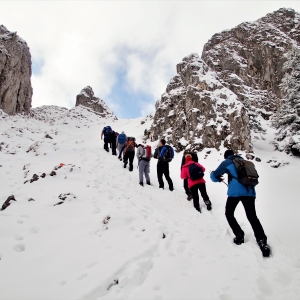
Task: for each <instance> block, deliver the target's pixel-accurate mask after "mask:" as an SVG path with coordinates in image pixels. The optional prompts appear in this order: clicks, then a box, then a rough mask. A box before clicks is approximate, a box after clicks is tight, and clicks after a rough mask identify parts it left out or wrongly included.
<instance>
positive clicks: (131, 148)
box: [124, 137, 135, 153]
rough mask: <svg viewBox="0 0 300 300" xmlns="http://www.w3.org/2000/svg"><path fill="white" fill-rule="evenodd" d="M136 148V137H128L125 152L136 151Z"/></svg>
mask: <svg viewBox="0 0 300 300" xmlns="http://www.w3.org/2000/svg"><path fill="white" fill-rule="evenodd" d="M134 148H135V138H134V137H128V138H127V145H126V147H125V151H124V153H126V152H127V151H128V152H134V150H135V149H134Z"/></svg>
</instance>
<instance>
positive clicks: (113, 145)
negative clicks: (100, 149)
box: [109, 130, 117, 155]
mask: <svg viewBox="0 0 300 300" xmlns="http://www.w3.org/2000/svg"><path fill="white" fill-rule="evenodd" d="M109 137H110V145H111V152H112V155H117V151H116V148H117V145H116V144H117V133H116V132H115V131H114V130H113V131H112V132H111V134H110V136H109Z"/></svg>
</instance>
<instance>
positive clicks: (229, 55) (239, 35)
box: [202, 9, 300, 130]
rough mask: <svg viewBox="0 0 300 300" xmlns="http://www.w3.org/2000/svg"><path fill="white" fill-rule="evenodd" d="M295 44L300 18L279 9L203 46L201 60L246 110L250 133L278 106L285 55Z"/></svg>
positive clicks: (280, 97) (216, 35)
mask: <svg viewBox="0 0 300 300" xmlns="http://www.w3.org/2000/svg"><path fill="white" fill-rule="evenodd" d="M295 44H298V45H300V15H299V14H298V13H296V12H295V11H294V10H292V9H280V10H278V11H275V12H273V13H270V14H268V15H266V16H265V17H263V18H261V19H259V20H257V21H256V22H253V23H248V22H246V23H242V24H240V25H238V26H237V27H235V28H233V29H231V30H226V31H223V32H221V33H218V34H215V35H214V36H213V37H212V38H211V39H210V40H209V41H208V42H207V43H206V44H205V45H204V48H203V52H202V59H203V60H204V61H205V62H206V63H207V64H208V65H209V67H210V68H211V69H212V70H214V71H216V72H217V74H218V76H219V78H220V79H221V80H222V82H223V83H224V85H226V86H227V87H228V88H229V89H230V90H231V91H233V92H234V93H235V94H236V95H237V96H238V99H239V100H240V101H241V102H242V103H243V104H244V105H245V106H246V108H247V110H248V114H249V116H252V121H251V122H250V123H251V125H252V128H253V129H256V130H257V129H258V130H259V128H260V125H259V121H258V119H257V118H256V117H257V115H261V116H262V117H263V118H265V119H268V118H269V117H270V116H271V115H272V114H273V113H274V112H276V111H277V109H278V108H279V107H280V106H281V99H282V96H283V95H282V91H281V89H280V83H281V81H282V79H283V77H284V75H285V69H284V67H283V65H284V63H285V62H286V56H285V54H286V53H287V52H289V51H290V50H291V49H292V46H293V45H295Z"/></svg>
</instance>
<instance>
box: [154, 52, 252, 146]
mask: <svg viewBox="0 0 300 300" xmlns="http://www.w3.org/2000/svg"><path fill="white" fill-rule="evenodd" d="M151 130H153V131H154V138H155V139H158V138H161V137H164V138H166V140H167V142H168V143H171V144H173V145H174V147H175V148H176V149H177V150H178V151H180V150H182V149H184V148H189V147H191V148H192V149H193V150H202V149H204V148H206V147H207V148H217V149H218V148H219V147H220V146H221V144H222V142H224V145H225V146H226V147H230V148H232V149H234V150H246V151H252V145H251V134H250V128H249V117H248V116H247V114H246V110H245V107H244V105H243V104H242V103H241V102H240V101H239V100H238V98H237V96H236V95H235V94H234V93H233V92H232V91H230V90H229V89H228V88H227V87H225V86H224V84H222V83H221V82H220V80H219V78H218V76H217V74H216V72H214V71H211V70H210V69H209V67H208V65H207V64H206V63H205V62H204V61H203V60H202V59H201V58H200V57H199V56H198V54H195V53H194V54H191V55H189V56H187V57H185V58H183V60H182V62H180V63H179V64H178V65H177V75H175V76H174V77H173V78H172V79H171V81H170V83H169V84H168V86H167V88H166V92H165V93H164V94H163V95H162V97H161V100H160V101H158V102H157V103H156V112H155V115H154V121H153V125H152V128H151Z"/></svg>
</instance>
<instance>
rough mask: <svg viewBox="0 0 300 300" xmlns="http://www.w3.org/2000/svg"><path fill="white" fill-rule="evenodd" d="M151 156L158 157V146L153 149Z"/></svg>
mask: <svg viewBox="0 0 300 300" xmlns="http://www.w3.org/2000/svg"><path fill="white" fill-rule="evenodd" d="M153 157H154V158H155V159H158V148H156V149H155V151H154V155H153Z"/></svg>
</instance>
